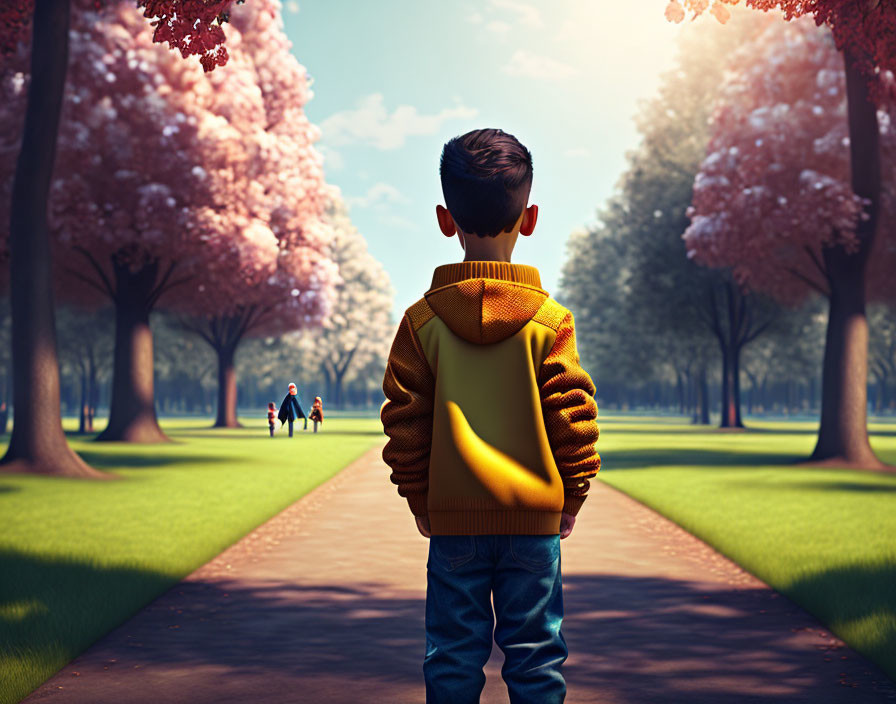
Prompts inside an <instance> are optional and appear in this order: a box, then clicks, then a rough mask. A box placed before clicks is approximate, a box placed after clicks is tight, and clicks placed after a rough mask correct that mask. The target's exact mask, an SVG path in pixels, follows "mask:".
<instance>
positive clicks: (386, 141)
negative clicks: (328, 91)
mask: <svg viewBox="0 0 896 704" xmlns="http://www.w3.org/2000/svg"><path fill="white" fill-rule="evenodd" d="M477 114H478V110H476V109H475V108H468V107H466V106H464V105H462V104H458V105H456V106H455V107H453V108H444V109H443V110H441V111H440V112H438V113H436V114H435V115H423V114H421V113H420V112H419V111H418V110H417V108H416V107H414V106H413V105H399V106H398V107H396V108H395V110H394V111H392V112H391V113H390V112H389V111H388V110H387V109H386V106H385V104H384V101H383V95H382V93H372V94H371V95H367V96H365V97H363V98H361V99H360V100H359V101H358V102H357V106H356V107H355V108H351V109H349V110H342V111H340V112H337V113H334V114H333V115H330V116H329V117H328V118H326V119H325V120H324V121H323V122H321V123H320V129H321V134H322V138H323V139H324V140H325V141H326V142H327V144H328V145H330V146H339V145H343V144H350V143H352V142H362V143H366V144H369V145H371V146H374V147H376V148H377V149H397V148H398V147H401V146H403V145H404V142H405V139H406V138H407V137H410V136H413V135H424V134H435V133H436V132H438V131H439V129H440V128H441V126H442V123H443V122H446V121H447V120H454V119H464V118H470V117H475V116H476V115H477Z"/></svg>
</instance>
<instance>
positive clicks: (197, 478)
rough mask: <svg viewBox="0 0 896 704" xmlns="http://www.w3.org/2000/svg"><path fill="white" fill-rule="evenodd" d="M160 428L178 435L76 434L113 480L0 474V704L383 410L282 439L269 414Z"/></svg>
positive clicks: (310, 482) (170, 580) (328, 465)
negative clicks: (115, 440)
mask: <svg viewBox="0 0 896 704" xmlns="http://www.w3.org/2000/svg"><path fill="white" fill-rule="evenodd" d="M162 426H163V428H164V429H165V430H166V432H168V434H169V435H170V437H171V438H172V439H173V440H174V441H175V442H174V443H172V444H170V445H162V446H158V445H153V446H146V445H124V444H99V443H92V442H90V441H88V440H85V439H79V438H76V437H72V438H71V442H72V445H73V446H74V448H75V449H76V450H77V451H78V452H79V453H80V454H81V455H82V456H83V457H84V458H85V459H86V460H87V461H88V462H89V463H90V464H92V465H93V466H94V467H97V468H99V469H103V470H106V471H108V472H111V473H114V474H116V475H118V476H119V477H121V480H118V481H105V482H97V481H84V480H71V479H59V478H51V477H37V476H35V477H29V476H23V475H10V474H0V703H2V704H7V703H10V702H17V701H19V699H21V698H22V697H24V696H25V695H26V694H27V693H28V692H30V691H31V690H32V689H34V688H35V687H37V686H38V685H40V684H41V683H42V682H43V681H44V680H46V679H47V678H48V677H50V676H51V675H52V674H53V673H54V672H56V671H57V670H58V669H59V668H61V667H63V666H64V665H65V664H66V663H67V662H68V661H69V660H71V658H72V657H74V656H76V655H78V654H79V653H80V652H82V651H83V650H84V649H85V648H86V647H87V646H88V645H90V643H92V642H93V641H95V640H96V639H97V638H99V637H100V636H102V635H104V634H105V633H107V632H108V631H109V630H111V629H112V628H114V627H115V626H117V625H118V624H120V623H122V622H123V621H125V620H126V619H127V618H128V617H129V616H131V615H132V614H133V613H135V612H136V611H138V610H139V609H140V608H141V607H142V606H144V605H145V604H147V603H149V602H150V601H152V600H153V599H154V598H155V597H156V596H158V595H159V594H161V593H162V592H164V591H165V590H166V589H168V588H170V587H171V586H172V585H174V584H176V583H177V582H178V581H179V580H180V579H182V578H183V577H184V576H186V575H187V574H189V573H190V572H192V571H193V570H195V569H196V568H197V567H199V566H200V565H202V564H204V563H205V562H208V561H209V560H210V559H211V558H213V557H214V556H215V555H217V554H219V553H220V552H221V551H223V550H224V549H225V548H227V547H228V546H229V545H232V544H233V543H234V542H236V541H237V540H239V539H240V538H241V537H243V536H244V535H245V534H246V533H248V532H249V531H251V530H252V529H253V528H255V527H256V526H258V525H260V524H261V523H263V522H264V521H266V520H267V519H268V518H270V517H271V516H273V515H275V514H276V513H278V512H279V511H281V510H283V509H284V508H286V507H287V506H289V505H290V504H292V503H293V502H294V501H296V500H297V499H299V498H300V497H302V496H304V495H305V494H306V493H308V492H309V491H310V490H311V489H313V488H314V487H316V486H318V485H319V484H321V483H322V482H324V481H326V480H327V479H329V478H330V477H331V476H333V475H334V474H335V473H336V472H338V471H339V470H340V469H342V468H343V467H345V466H346V465H347V464H349V463H350V462H351V461H352V460H354V459H355V458H357V457H358V456H360V455H361V454H363V452H364V451H365V450H367V449H368V448H370V447H372V446H373V445H374V444H377V443H379V442H381V439H382V438H383V436H382V426H381V425H380V422H379V419H378V418H370V419H364V418H354V419H350V418H332V417H330V418H329V419H328V421H327V424H326V426H325V430H324V431H323V432H320V433H318V434H317V435H314V434H313V433H311V431H310V430H309V431H308V432H307V433H303V432H302V431H301V430H298V431H297V433H296V437H294V438H292V439H290V438H288V437H287V434H286V432H285V430H284V431H283V432H281V433H278V435H277V437H275V438H274V439H273V440H272V439H271V438H269V437H268V435H267V424H266V423H265V422H264V421H263V420H262V421H261V422H260V423H259V422H258V421H257V420H256V421H255V426H256V427H254V428H252V429H249V428H246V429H240V430H211V429H208V426H209V421H208V420H206V419H203V420H176V421H169V422H165V421H163V422H162ZM7 440H8V438H4V439H3V443H2V445H0V447H2V446H5V443H6V441H7ZM383 479H384V481H387V478H386V476H384V478H383Z"/></svg>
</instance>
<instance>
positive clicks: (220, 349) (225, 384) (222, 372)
mask: <svg viewBox="0 0 896 704" xmlns="http://www.w3.org/2000/svg"><path fill="white" fill-rule="evenodd" d="M215 352H216V354H217V355H218V417H217V418H216V419H215V425H214V427H215V428H240V427H242V426H241V425H240V423H239V421H238V420H237V418H236V401H237V393H236V392H237V389H236V366H235V364H234V357H235V352H236V348H235V347H232V346H229V345H220V346H217V347H215Z"/></svg>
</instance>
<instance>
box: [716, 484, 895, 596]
mask: <svg viewBox="0 0 896 704" xmlns="http://www.w3.org/2000/svg"><path fill="white" fill-rule="evenodd" d="M844 471H849V470H844ZM880 481H881V482H884V481H886V480H885V479H884V478H883V477H881V478H880ZM734 484H738V485H740V486H745V487H748V488H750V489H769V490H771V491H790V490H794V491H803V490H806V489H809V490H814V491H855V492H859V493H866V494H874V493H896V477H894V478H893V479H891V480H890V483H876V484H862V483H859V482H787V483H786V484H780V483H777V482H775V483H774V484H759V483H756V482H731V485H734ZM894 584H896V582H894Z"/></svg>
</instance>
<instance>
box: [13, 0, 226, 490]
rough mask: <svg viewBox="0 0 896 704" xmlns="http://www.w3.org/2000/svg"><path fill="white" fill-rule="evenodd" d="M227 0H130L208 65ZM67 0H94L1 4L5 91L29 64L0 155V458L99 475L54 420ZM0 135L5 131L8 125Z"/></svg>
mask: <svg viewBox="0 0 896 704" xmlns="http://www.w3.org/2000/svg"><path fill="white" fill-rule="evenodd" d="M230 4H231V2H230V0H212V1H211V2H203V1H201V0H168V1H166V2H152V3H148V2H146V0H138V1H137V5H138V6H139V7H144V8H145V12H144V15H145V16H146V17H149V18H152V19H153V20H154V22H153V23H154V24H155V25H156V29H155V32H154V34H153V36H154V41H158V42H168V43H169V45H171V46H172V47H173V48H178V49H179V50H180V51H181V53H182V55H183V56H185V57H186V56H189V55H196V54H198V55H200V61H201V64H202V67H203V69H204V70H205V71H210V70H212V69H214V67H215V66H219V65H223V64H224V63H226V61H227V52H226V50H224V49H223V47H222V46H221V45H222V43H223V41H224V33H223V31H222V29H221V26H220V25H221V23H222V22H223V21H225V20H226V19H227V13H226V11H227V9H228V8H229V6H230ZM72 5H74V9H75V12H76V13H81V12H86V11H89V10H90V9H95V8H97V7H100V6H101V3H97V2H91V1H90V0H78V1H77V2H72V3H69V2H56V0H12V1H11V2H7V3H4V4H3V6H2V8H0V60H2V65H0V79H2V81H3V88H4V92H5V93H8V92H9V83H10V82H12V88H13V90H14V91H15V90H16V89H17V90H18V91H20V90H21V89H22V86H23V84H24V82H25V79H24V74H25V73H26V72H27V74H28V81H29V82H28V89H27V100H26V101H24V102H25V109H24V124H22V122H21V120H19V121H18V122H17V124H16V125H15V127H16V129H15V130H14V131H13V132H12V134H13V135H15V137H16V138H17V137H18V136H19V135H21V139H20V142H18V143H14V144H13V145H11V146H10V145H9V144H3V145H2V147H3V149H2V153H3V156H4V157H5V158H8V159H9V160H10V161H11V162H12V163H14V164H15V166H14V170H13V171H12V173H13V177H12V179H11V181H10V180H9V179H8V178H7V179H4V180H3V182H2V183H3V185H4V188H8V185H9V184H11V194H10V193H9V192H8V190H7V193H6V198H4V199H3V200H4V201H5V202H7V203H10V204H11V205H10V211H9V219H8V222H9V236H8V238H7V243H8V264H9V268H8V273H9V288H10V303H11V311H10V312H11V315H10V317H11V325H12V328H11V339H12V344H11V348H12V361H11V366H12V369H13V376H14V378H15V379H16V384H15V388H14V396H15V413H16V423H15V426H14V430H13V435H12V438H11V440H10V444H9V447H8V448H7V452H6V454H5V456H4V458H3V463H4V464H5V465H6V467H7V469H11V470H13V471H29V472H41V473H48V474H63V475H69V476H87V477H102V476H103V475H102V474H101V473H98V472H96V471H94V470H92V469H91V468H90V467H88V466H87V465H86V464H85V463H84V462H83V461H82V460H81V458H80V457H79V456H78V455H76V454H75V453H74V452H73V451H72V450H71V448H69V446H68V444H67V443H66V441H65V435H64V433H63V432H62V427H61V424H60V423H59V422H55V421H54V420H52V419H53V418H54V417H57V416H58V415H59V374H58V365H57V361H58V360H57V354H56V333H55V325H54V299H53V276H52V271H51V259H50V241H49V239H50V238H49V234H50V225H49V222H48V204H47V201H48V197H49V194H50V183H51V179H52V176H53V169H54V162H55V157H56V146H57V140H58V133H59V123H60V116H61V112H62V107H63V95H64V89H65V83H66V73H67V70H68V65H69V39H70V33H69V25H70V15H71V10H72ZM31 28H33V31H31V32H30V36H29V29H31ZM144 31H145V28H144ZM29 39H31V42H30V45H29V42H28V40H29ZM20 102H23V101H20ZM19 127H21V130H19V129H18V128H19ZM0 135H3V136H4V137H5V136H6V135H7V132H6V130H5V129H4V130H3V131H0ZM4 270H5V269H4ZM5 271H6V270H5Z"/></svg>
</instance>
